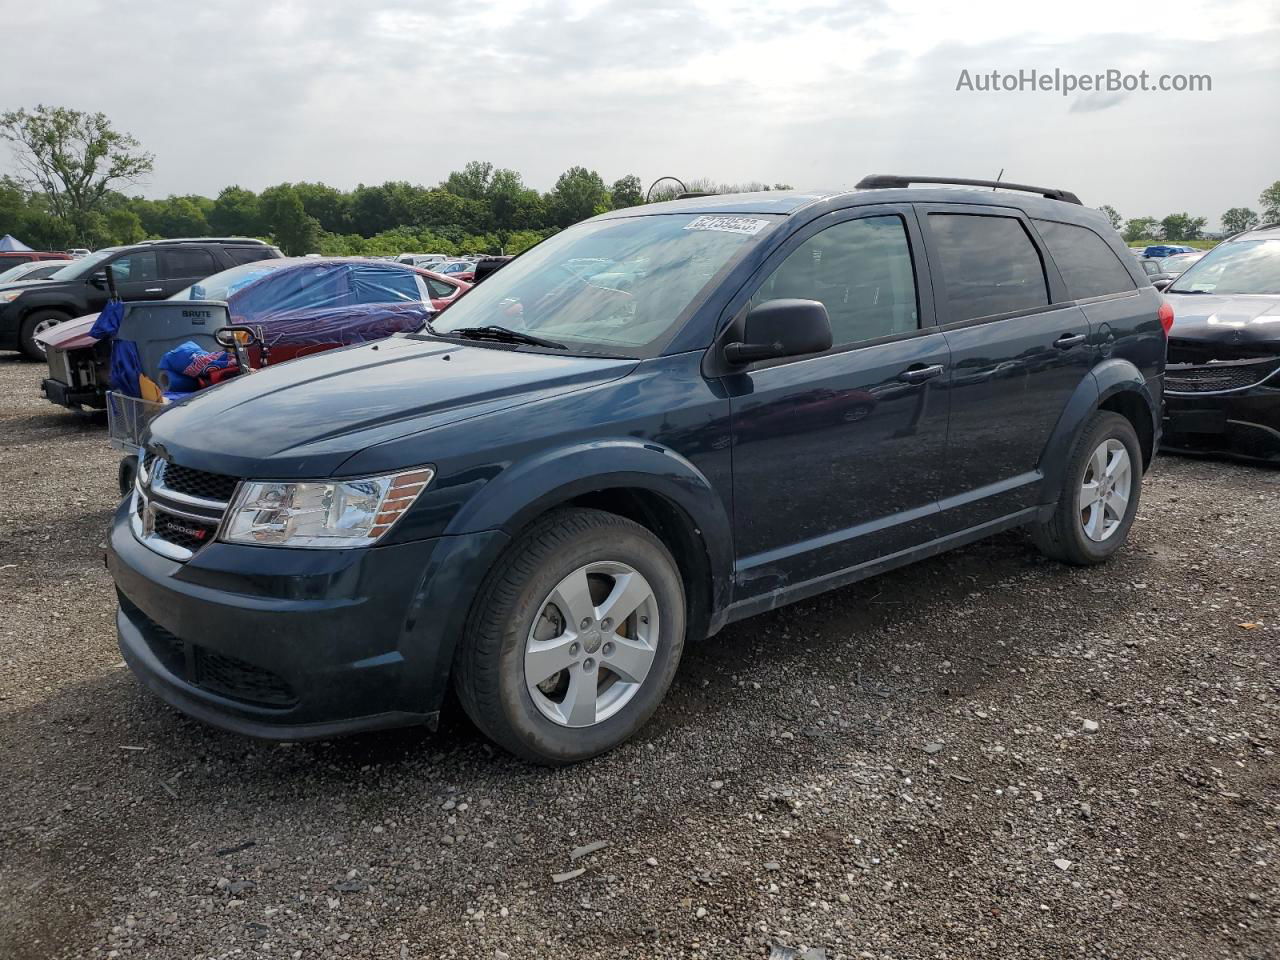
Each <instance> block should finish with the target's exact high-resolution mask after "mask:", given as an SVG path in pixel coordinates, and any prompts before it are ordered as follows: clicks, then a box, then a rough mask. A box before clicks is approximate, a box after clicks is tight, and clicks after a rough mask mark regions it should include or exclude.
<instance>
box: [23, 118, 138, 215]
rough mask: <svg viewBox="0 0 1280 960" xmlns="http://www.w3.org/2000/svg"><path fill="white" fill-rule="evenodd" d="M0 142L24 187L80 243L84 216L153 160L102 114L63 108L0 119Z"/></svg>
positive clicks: (96, 209)
mask: <svg viewBox="0 0 1280 960" xmlns="http://www.w3.org/2000/svg"><path fill="white" fill-rule="evenodd" d="M0 139H3V140H8V141H9V142H10V143H12V144H14V154H15V159H16V161H17V164H18V167H19V169H20V170H21V171H22V172H23V179H24V181H25V183H26V185H27V186H28V187H30V188H32V189H36V188H38V189H39V190H40V191H41V192H43V194H44V196H45V198H46V200H47V202H48V204H49V212H50V213H51V214H52V215H53V216H54V217H57V218H60V219H62V220H64V221H66V222H67V223H68V224H69V225H70V226H71V228H72V230H73V232H74V233H75V234H76V235H77V236H78V237H81V238H84V236H85V232H86V230H87V228H88V224H89V218H90V215H91V214H93V213H97V212H100V211H101V210H102V209H103V206H104V202H105V200H106V196H107V192H108V191H109V190H111V189H112V187H113V185H116V184H130V183H136V182H137V181H138V180H139V179H140V178H142V177H144V176H146V175H147V174H148V173H150V172H151V170H152V167H153V164H154V157H153V156H152V155H151V154H149V153H146V152H145V151H143V150H142V149H141V144H139V143H138V141H137V140H135V139H134V138H133V137H132V136H130V135H129V134H127V133H121V132H119V131H118V130H116V129H115V128H114V127H112V126H111V122H110V121H109V120H108V119H107V117H106V115H105V114H102V113H82V112H80V111H79V110H69V109H67V108H66V107H46V106H44V105H43V104H42V105H40V106H37V107H36V108H35V110H33V111H31V112H28V111H26V110H11V111H9V112H7V113H4V114H0Z"/></svg>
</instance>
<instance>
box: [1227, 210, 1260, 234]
mask: <svg viewBox="0 0 1280 960" xmlns="http://www.w3.org/2000/svg"><path fill="white" fill-rule="evenodd" d="M1257 225H1258V215H1257V214H1256V213H1254V212H1253V211H1252V210H1250V209H1249V208H1248V207H1232V208H1231V209H1230V210H1228V211H1227V212H1226V213H1224V214H1223V215H1222V229H1223V230H1225V231H1226V232H1227V234H1228V235H1230V234H1233V233H1243V232H1244V231H1246V230H1252V229H1253V228H1254V227H1256V226H1257Z"/></svg>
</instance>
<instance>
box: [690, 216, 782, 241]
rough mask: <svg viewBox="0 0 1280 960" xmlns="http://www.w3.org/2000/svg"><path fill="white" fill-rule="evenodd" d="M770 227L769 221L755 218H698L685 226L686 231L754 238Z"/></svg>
mask: <svg viewBox="0 0 1280 960" xmlns="http://www.w3.org/2000/svg"><path fill="white" fill-rule="evenodd" d="M768 225H769V221H768V220H757V219H756V218H754V217H698V218H697V219H696V220H694V221H693V222H692V223H687V224H685V227H684V228H685V229H686V230H718V231H720V232H721V233H743V234H746V235H747V236H749V237H750V236H754V235H755V234H757V233H759V232H760V231H761V230H763V229H764V228H765V227H766V226H768Z"/></svg>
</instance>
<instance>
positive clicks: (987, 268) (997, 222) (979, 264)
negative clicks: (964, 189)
mask: <svg viewBox="0 0 1280 960" xmlns="http://www.w3.org/2000/svg"><path fill="white" fill-rule="evenodd" d="M929 228H930V230H931V231H932V232H933V237H934V242H935V245H936V246H937V252H938V259H939V260H940V261H941V263H940V264H939V266H940V267H941V273H942V276H943V280H944V281H945V286H946V299H945V304H946V309H947V311H948V313H947V322H948V323H957V322H960V321H963V320H974V319H977V318H978V317H992V316H996V315H998V314H1004V313H1018V312H1021V311H1024V310H1034V309H1035V308H1037V307H1043V306H1047V305H1048V303H1049V285H1048V283H1047V281H1046V280H1045V276H1044V265H1043V264H1042V263H1041V262H1040V254H1039V252H1038V251H1037V250H1036V247H1035V244H1034V243H1032V242H1031V237H1030V236H1028V234H1027V231H1026V228H1024V227H1023V226H1022V223H1021V222H1020V221H1018V220H1016V219H1015V218H1013V217H1001V216H982V215H978V214H971V213H931V214H929ZM931 265H932V264H931Z"/></svg>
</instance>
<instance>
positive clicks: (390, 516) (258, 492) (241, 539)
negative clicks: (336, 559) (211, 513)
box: [220, 467, 435, 547]
mask: <svg viewBox="0 0 1280 960" xmlns="http://www.w3.org/2000/svg"><path fill="white" fill-rule="evenodd" d="M434 476H435V470H433V469H432V468H431V467H419V468H418V469H416V470H409V471H406V472H404V473H393V474H389V475H387V476H385V477H369V478H368V479H365V480H304V481H300V482H297V483H276V482H272V481H265V482H264V481H257V480H249V481H246V482H244V483H242V484H240V489H239V491H238V492H237V493H236V497H235V499H234V500H233V501H232V503H231V507H230V509H229V510H228V511H227V519H226V522H225V523H224V524H223V527H222V533H221V535H220V536H221V539H223V540H225V541H227V542H228V543H251V544H257V545H259V546H275V547H365V546H368V545H369V544H372V543H377V542H378V539H379V538H380V537H381V536H382V535H383V534H385V533H386V532H387V531H388V530H390V529H391V528H392V526H394V525H395V522H396V521H397V520H399V519H400V517H402V516H403V515H404V513H405V512H406V511H407V510H408V509H409V508H410V507H411V506H413V502H414V501H415V500H416V499H418V494H420V493H422V491H423V490H425V489H426V488H427V484H429V483H430V482H431V478H432V477H434Z"/></svg>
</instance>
